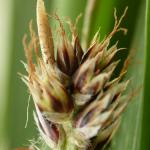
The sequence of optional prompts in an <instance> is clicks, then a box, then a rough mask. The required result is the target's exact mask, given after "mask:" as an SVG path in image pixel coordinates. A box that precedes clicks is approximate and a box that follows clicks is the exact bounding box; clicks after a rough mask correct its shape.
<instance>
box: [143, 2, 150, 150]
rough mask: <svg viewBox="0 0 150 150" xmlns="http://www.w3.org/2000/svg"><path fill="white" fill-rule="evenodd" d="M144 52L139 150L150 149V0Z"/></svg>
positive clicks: (147, 5)
mask: <svg viewBox="0 0 150 150" xmlns="http://www.w3.org/2000/svg"><path fill="white" fill-rule="evenodd" d="M145 25H146V28H145V34H146V39H145V42H146V46H145V49H146V53H145V79H144V100H143V103H144V104H143V120H142V137H141V141H142V142H141V150H149V149H150V142H149V141H150V127H149V123H150V115H149V114H150V92H149V90H150V68H149V66H150V59H149V58H150V42H149V41H150V0H147V1H146V24H145Z"/></svg>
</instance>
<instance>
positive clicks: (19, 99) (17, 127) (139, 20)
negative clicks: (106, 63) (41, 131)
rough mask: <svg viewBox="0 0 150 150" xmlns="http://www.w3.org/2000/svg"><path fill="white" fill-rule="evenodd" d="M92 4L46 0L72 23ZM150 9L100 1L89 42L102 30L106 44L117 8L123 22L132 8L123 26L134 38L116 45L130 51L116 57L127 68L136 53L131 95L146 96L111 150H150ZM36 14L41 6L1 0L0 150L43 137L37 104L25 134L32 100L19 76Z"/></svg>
mask: <svg viewBox="0 0 150 150" xmlns="http://www.w3.org/2000/svg"><path fill="white" fill-rule="evenodd" d="M86 2H87V1H86V0H74V1H73V0H45V3H46V8H47V10H48V12H49V13H52V12H54V11H56V12H57V13H58V14H59V15H60V17H66V16H68V17H70V18H71V19H72V20H75V18H76V17H77V16H78V15H79V14H80V13H83V14H84V10H85V7H86ZM149 5H150V3H149V0H147V1H146V0H97V3H96V7H95V9H94V12H93V17H92V24H91V28H90V37H89V38H91V37H92V36H93V35H94V33H95V32H96V31H97V30H98V29H99V27H101V39H102V38H103V37H104V36H105V35H106V34H107V33H109V32H110V31H111V29H112V28H113V24H114V17H113V12H114V7H116V8H117V12H118V16H120V15H121V14H122V13H123V11H124V9H125V7H126V6H128V7H129V9H128V13H127V15H126V17H125V19H124V21H123V23H122V26H123V27H126V28H128V34H127V35H126V36H123V35H122V33H118V34H117V35H116V36H115V37H114V40H113V41H116V40H118V39H119V44H120V45H119V46H120V47H126V48H127V50H126V51H123V52H121V53H119V54H118V55H117V56H116V57H121V58H122V62H123V60H124V59H125V57H126V56H127V54H128V53H129V51H130V50H131V49H135V54H134V57H133V59H132V61H131V65H130V67H129V72H128V74H127V76H126V77H127V78H131V77H133V79H132V82H131V85H130V88H129V91H131V90H133V89H135V88H137V87H139V86H142V89H141V91H140V93H139V94H138V95H137V96H136V97H135V98H133V99H134V100H133V101H132V102H131V103H130V105H129V107H128V110H127V111H126V112H125V113H124V115H123V119H122V124H121V127H120V128H119V131H118V132H117V135H116V136H115V138H114V139H113V141H112V143H111V144H110V147H109V149H112V150H150V127H149V126H150V117H149V114H150V109H149V108H150V95H149V93H150V92H149V90H150V68H149V65H150V64H149V63H150V60H149V59H148V58H150V49H149V48H150V44H149V43H148V39H150V27H149V26H150V19H149V18H150V13H149V11H150V6H149ZM35 10H36V0H5V1H3V0H0V52H1V53H0V150H10V149H13V148H16V147H26V146H27V145H28V144H29V140H31V139H33V138H36V137H37V131H36V127H35V125H34V121H33V104H32V101H31V102H30V107H29V121H28V126H27V128H25V122H26V118H27V104H28V95H29V94H28V91H27V88H26V86H25V85H24V83H22V81H21V80H20V79H19V76H18V75H17V73H18V72H22V73H24V72H25V71H24V68H23V65H22V64H21V63H20V60H25V57H24V51H23V46H22V37H23V35H24V33H25V32H27V33H28V23H29V21H30V20H31V19H33V20H34V24H35V25H36V20H35V19H36V14H35V12H36V11H35ZM82 23H83V17H82V19H81V20H80V22H79V32H80V33H81V27H82ZM52 24H54V21H52ZM148 33H149V34H148ZM113 41H112V42H113ZM149 41H150V40H149ZM148 50H149V51H148ZM120 66H121V65H120ZM118 70H119V68H118ZM116 73H117V72H116ZM144 80H145V81H144Z"/></svg>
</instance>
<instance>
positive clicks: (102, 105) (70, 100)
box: [22, 0, 131, 150]
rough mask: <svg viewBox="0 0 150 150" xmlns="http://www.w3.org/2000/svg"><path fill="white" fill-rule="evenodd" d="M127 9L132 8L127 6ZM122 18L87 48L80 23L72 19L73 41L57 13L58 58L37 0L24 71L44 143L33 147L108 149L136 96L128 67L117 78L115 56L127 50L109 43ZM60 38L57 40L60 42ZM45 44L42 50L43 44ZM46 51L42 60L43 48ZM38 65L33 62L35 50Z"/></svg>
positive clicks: (62, 149) (44, 16) (70, 149)
mask: <svg viewBox="0 0 150 150" xmlns="http://www.w3.org/2000/svg"><path fill="white" fill-rule="evenodd" d="M126 10H127V9H126ZM126 10H125V12H124V14H123V15H122V17H121V18H120V19H117V16H116V11H115V13H114V16H115V25H114V28H113V30H112V32H111V33H110V34H109V35H108V36H106V37H105V38H104V40H103V41H101V42H99V32H97V33H96V34H95V36H94V38H93V40H92V42H91V44H90V45H89V48H87V49H84V50H83V49H82V47H81V45H80V42H79V38H78V34H77V32H76V25H74V24H73V23H71V21H69V26H70V30H71V35H72V41H70V40H69V38H68V36H67V34H66V32H65V29H64V27H63V23H62V22H61V20H60V19H59V17H58V16H57V15H56V14H55V15H54V17H55V19H56V20H57V21H58V23H59V32H58V33H57V34H59V36H58V38H57V39H55V40H56V41H57V46H56V47H57V56H56V58H55V56H54V47H55V45H56V44H55V43H54V39H53V36H52V30H51V27H50V25H49V22H48V16H47V13H46V11H45V7H44V2H43V0H37V28H38V36H36V34H35V32H34V31H33V29H32V22H31V23H30V35H31V41H30V42H29V44H26V36H24V39H23V44H24V49H25V54H26V58H27V65H26V64H25V68H26V70H27V72H28V75H23V76H22V80H23V81H24V82H25V83H26V85H27V86H28V88H29V91H30V93H31V95H32V97H33V101H34V104H35V111H36V112H35V113H34V118H35V121H36V124H37V127H38V130H39V132H40V137H42V139H43V140H42V142H41V145H44V143H45V145H47V146H48V147H49V148H46V146H43V147H40V146H39V148H38V146H34V147H33V149H40V150H46V149H52V150H89V149H91V150H94V149H95V148H96V146H97V144H99V145H100V147H101V148H104V147H105V146H106V144H107V143H108V142H109V141H110V140H111V139H112V137H113V135H114V133H115V132H116V130H117V128H118V126H119V123H120V118H121V114H122V112H123V110H124V109H125V108H126V106H127V104H128V102H129V100H130V99H131V95H129V94H128V95H125V94H123V92H124V91H125V89H126V87H127V85H128V83H129V81H122V77H123V76H124V74H125V72H126V65H125V67H123V69H122V71H121V73H120V74H119V75H118V77H116V78H113V77H112V75H113V72H114V70H115V68H116V66H117V65H118V63H119V61H113V60H112V59H113V57H114V55H115V54H116V53H117V52H118V51H120V50H122V48H118V47H117V44H118V42H116V43H115V44H114V45H112V46H110V40H111V38H112V37H113V35H114V34H115V33H116V32H118V31H121V30H122V31H124V32H125V31H126V29H124V28H120V27H119V26H120V23H121V21H122V19H123V18H124V16H125V13H126ZM56 41H55V42H56ZM39 45H40V48H39ZM38 49H40V50H41V52H42V58H41V57H40V54H39V52H38ZM33 50H34V52H35V57H36V63H33V59H32V51H33Z"/></svg>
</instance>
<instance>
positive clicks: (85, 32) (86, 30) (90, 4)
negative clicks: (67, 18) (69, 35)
mask: <svg viewBox="0 0 150 150" xmlns="http://www.w3.org/2000/svg"><path fill="white" fill-rule="evenodd" d="M95 6H96V0H88V1H87V5H86V9H85V16H84V21H83V28H82V46H83V49H84V50H86V49H87V46H88V40H89V34H90V28H91V20H92V15H93V12H94V8H95Z"/></svg>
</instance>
